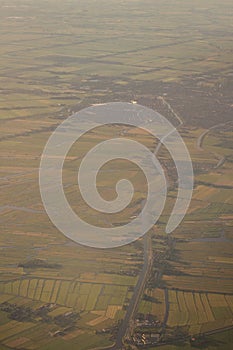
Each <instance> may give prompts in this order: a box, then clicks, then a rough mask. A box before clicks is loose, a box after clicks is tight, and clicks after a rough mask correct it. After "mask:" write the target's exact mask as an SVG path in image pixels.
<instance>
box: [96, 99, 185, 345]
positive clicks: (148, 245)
mask: <svg viewBox="0 0 233 350" xmlns="http://www.w3.org/2000/svg"><path fill="white" fill-rule="evenodd" d="M159 98H160V99H161V100H162V102H163V103H164V105H166V106H167V108H168V109H169V110H170V111H171V112H172V113H173V115H174V116H175V117H176V118H177V120H178V121H179V126H181V125H183V121H182V119H181V118H180V117H179V115H178V114H177V113H176V112H175V111H174V110H173V108H172V107H171V105H170V104H169V103H168V102H167V101H166V100H165V99H164V97H161V96H159ZM167 136H168V135H166V137H167ZM162 142H163V140H161V141H160V142H159V143H158V145H157V147H156V149H155V151H154V154H155V155H157V154H158V152H159V150H160V147H161V146H162ZM143 242H144V263H143V268H142V270H141V272H140V275H139V278H138V281H137V284H136V286H135V288H134V293H133V296H132V298H131V300H130V303H129V306H128V308H127V311H126V315H125V318H124V320H123V321H122V324H121V325H120V328H119V331H118V334H117V339H116V342H115V344H114V345H112V346H110V347H106V348H104V349H105V350H121V349H122V347H123V340H124V338H126V337H129V336H130V334H131V331H132V328H133V318H134V316H135V312H136V310H137V308H138V304H139V301H140V299H141V296H142V293H143V291H144V288H145V285H146V282H147V278H148V276H149V274H150V272H151V268H152V265H153V250H152V242H151V236H150V235H149V234H148V233H147V234H146V235H145V236H144V240H143ZM167 310H169V306H168V307H167ZM167 317H168V315H167V316H166V318H167ZM93 350H94V349H93ZM96 350H97V349H96ZM101 350H103V348H101Z"/></svg>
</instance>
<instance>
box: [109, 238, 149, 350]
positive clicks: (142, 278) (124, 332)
mask: <svg viewBox="0 0 233 350" xmlns="http://www.w3.org/2000/svg"><path fill="white" fill-rule="evenodd" d="M143 246H144V263H143V268H142V270H141V272H140V275H139V278H138V281H137V284H136V286H135V288H134V293H133V296H132V298H131V300H130V303H129V306H128V308H127V311H126V315H125V318H124V320H123V322H122V324H121V325H120V328H119V331H118V334H117V339H116V342H115V344H114V345H112V346H110V347H107V348H105V349H106V350H120V349H121V348H122V346H123V339H124V338H125V337H127V336H128V335H129V334H130V329H131V327H130V324H132V320H133V317H134V316H135V312H136V310H137V307H138V303H139V301H140V299H141V296H142V293H143V290H144V288H145V284H146V281H147V278H148V276H149V274H150V271H151V268H152V262H153V252H152V244H151V237H150V235H149V234H146V235H145V236H144V239H143Z"/></svg>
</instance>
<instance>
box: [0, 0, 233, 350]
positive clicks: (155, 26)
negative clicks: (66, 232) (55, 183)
mask: <svg viewBox="0 0 233 350" xmlns="http://www.w3.org/2000/svg"><path fill="white" fill-rule="evenodd" d="M231 13H232V2H231V1H230V0H223V1H221V2H220V1H219V0H204V1H201V0H197V1H195V3H194V2H193V1H191V0H188V1H183V2H181V1H178V0H172V1H169V2H166V1H162V0H158V1H154V0H145V1H139V0H121V1H116V0H111V1H107V0H99V1H98V2H94V1H92V0H85V1H84V0H80V1H78V2H77V1H75V0H70V1H66V2H64V1H61V0H60V1H55V0H49V1H39V2H36V1H34V0H25V1H21V0H20V1H16V0H13V1H11V2H10V4H9V2H7V1H4V0H3V1H1V2H0V142H1V147H0V157H1V169H0V179H1V201H0V213H1V235H0V252H1V254H0V349H3V350H4V349H27V350H34V349H35V350H37V349H38V350H39V349H40V350H53V349H62V350H72V349H79V350H89V349H93V348H96V347H102V348H103V347H106V346H111V345H112V344H113V343H114V342H115V340H116V339H117V332H118V330H119V325H120V323H121V322H122V320H123V319H124V317H125V315H126V310H127V308H128V306H129V303H130V300H131V298H132V296H133V292H134V288H135V286H136V283H137V280H138V277H139V274H140V271H141V269H142V267H143V243H142V240H139V241H137V242H135V243H133V244H131V245H128V246H125V247H122V248H117V249H114V250H96V249H90V248H86V247H82V246H79V245H78V244H76V243H74V242H72V241H70V240H68V239H67V238H66V237H64V236H63V235H62V234H61V233H60V232H58V230H57V229H56V228H55V227H54V226H53V225H52V223H51V222H50V220H49V218H48V217H47V214H46V212H45V210H44V208H43V205H42V201H41V197H40V192H39V184H38V169H39V163H40V157H41V154H42V152H43V148H44V146H45V144H46V141H47V140H48V138H49V136H50V134H51V132H52V131H53V130H54V129H55V128H56V126H57V125H59V124H60V123H61V122H62V121H63V120H64V119H66V118H67V117H68V116H69V115H71V114H72V113H73V112H75V111H78V110H81V109H82V108H84V107H87V106H90V105H92V104H94V103H103V102H112V101H127V102H130V101H137V102H138V103H139V104H141V105H145V106H148V107H150V108H153V109H155V110H157V111H158V112H160V113H161V114H162V115H164V116H165V117H167V118H168V119H169V120H170V121H171V122H172V123H173V124H174V125H175V126H177V127H178V130H179V132H180V133H181V135H182V137H183V139H184V141H185V143H186V145H187V147H188V149H189V151H190V154H191V157H192V161H193V167H194V173H195V188H194V192H193V199H192V202H191V206H190V208H189V211H188V214H187V216H186V217H185V219H184V220H183V222H182V224H181V225H180V226H179V227H178V228H177V229H176V231H175V232H174V233H173V234H172V235H171V236H170V237H167V236H166V235H165V233H164V232H165V226H166V223H167V221H168V218H169V215H170V213H171V210H172V207H173V205H174V202H175V199H176V195H177V179H176V170H175V168H174V163H173V162H172V159H171V157H170V155H169V153H168V152H167V151H166V150H165V149H164V148H163V147H161V149H160V152H159V154H158V158H159V161H160V162H161V164H162V166H163V168H164V170H165V172H166V175H167V179H168V184H169V193H168V199H167V203H166V207H165V209H164V212H163V213H162V216H161V218H160V220H159V222H158V224H157V225H156V226H155V227H154V228H153V229H152V230H151V232H150V234H151V237H152V249H153V267H152V269H151V273H150V276H149V279H148V281H147V284H146V288H145V290H144V292H143V293H142V297H141V300H140V302H139V305H138V309H137V310H136V312H135V317H136V315H137V314H141V315H143V317H147V316H148V314H150V315H153V317H154V318H155V319H157V320H158V321H159V326H158V327H157V328H154V329H153V332H155V333H156V332H158V331H162V334H163V339H162V340H163V341H165V342H169V341H170V344H168V345H163V346H161V349H164V350H166V349H169V350H170V349H171V350H177V349H179V348H180V346H182V347H183V348H184V349H190V348H191V347H190V344H189V336H196V335H199V334H200V333H206V338H207V339H206V340H205V347H206V348H207V349H210V350H212V349H213V350H215V349H224V350H225V349H230V348H231V344H232V337H233V335H232V334H233V331H232V330H229V329H228V327H229V326H232V316H233V283H232V281H233V272H232V264H233V256H232V246H233V244H232V240H233V233H232V232H233V230H232V227H233V220H232V219H233V214H232V209H233V197H232V188H233V181H232V167H233V165H232V164H233V163H232V146H233V145H232V136H233V124H232V88H233V81H232V77H233V75H232V74H233V73H232V49H233V48H232V24H231V21H230V19H231ZM181 122H182V123H181ZM113 136H114V137H115V136H117V137H122V138H124V137H127V138H128V137H130V138H132V139H135V140H137V141H139V142H142V143H143V144H145V145H146V146H147V147H148V148H150V149H151V150H152V151H154V149H155V147H156V144H157V143H156V142H157V141H156V140H154V139H153V138H152V136H151V135H149V134H145V133H142V132H141V131H140V130H137V129H135V128H127V127H125V126H117V127H116V128H114V132H113V130H112V129H111V128H109V127H106V128H100V129H96V130H95V131H94V132H93V133H90V134H88V135H87V136H86V138H85V140H81V142H80V144H79V145H74V147H73V148H72V149H71V150H70V152H69V154H68V157H67V159H66V162H65V166H64V179H63V183H64V188H65V193H66V195H67V198H68V200H69V202H70V204H71V205H72V208H74V210H75V211H77V212H78V213H79V215H80V216H81V217H82V218H83V219H84V220H87V221H89V222H91V223H95V224H97V225H99V226H101V227H112V226H114V225H121V224H125V223H126V222H129V221H130V220H131V218H132V217H133V216H134V215H137V213H138V212H139V211H140V208H141V204H140V203H141V201H142V199H143V198H144V197H145V194H146V184H145V177H144V176H143V174H142V173H141V172H140V171H139V170H138V168H137V167H136V166H134V165H133V164H131V163H130V164H126V163H125V162H124V161H122V160H119V161H117V162H116V163H113V164H111V163H109V164H107V165H106V166H104V167H103V169H102V171H101V174H100V176H99V177H98V186H99V191H100V193H101V195H102V196H103V197H104V198H105V199H108V200H112V199H113V198H115V195H116V193H115V190H112V188H114V186H115V183H116V182H117V181H118V180H119V179H120V178H122V177H125V176H126V175H127V176H128V177H129V179H130V180H131V181H132V183H133V185H134V187H135V194H134V197H133V201H132V203H131V204H130V205H129V206H128V208H127V209H126V210H125V211H124V212H120V213H118V214H115V215H104V214H101V215H99V213H96V212H95V211H94V210H91V209H90V208H88V207H87V205H86V204H85V203H84V202H83V201H82V198H81V195H80V193H79V191H78V188H77V185H76V175H77V169H78V167H79V165H80V162H81V159H82V157H83V156H84V155H85V154H86V152H87V151H88V150H89V149H91V148H92V147H93V146H94V145H96V144H98V143H99V142H101V141H103V140H106V139H108V138H111V137H113ZM97 214H98V215H97ZM135 322H136V321H135V319H133V320H131V322H130V331H131V333H132V334H133V333H134V332H135V330H137V327H136V323H135ZM222 328H223V329H222ZM177 330H179V332H180V334H181V335H182V337H183V338H182V337H181V340H180V339H178V340H177V338H176V337H175V336H174V335H175V334H176V333H177ZM219 330H220V331H221V332H219V333H218V331H219ZM209 332H213V334H212V333H209ZM215 332H216V333H215ZM152 348H153V347H151V349H152ZM158 348H160V346H159V347H156V349H158Z"/></svg>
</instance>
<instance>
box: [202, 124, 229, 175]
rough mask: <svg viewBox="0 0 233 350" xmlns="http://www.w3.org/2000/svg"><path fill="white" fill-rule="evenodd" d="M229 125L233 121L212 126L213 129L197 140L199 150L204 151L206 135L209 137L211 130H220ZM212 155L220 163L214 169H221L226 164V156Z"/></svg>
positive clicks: (206, 131)
mask: <svg viewBox="0 0 233 350" xmlns="http://www.w3.org/2000/svg"><path fill="white" fill-rule="evenodd" d="M229 123H232V121H231V120H230V121H228V122H226V123H220V124H216V125H214V126H212V127H211V128H209V129H207V130H205V131H204V132H203V133H202V134H201V135H200V136H199V137H198V139H197V148H198V149H199V150H201V151H203V147H202V145H203V142H204V139H205V137H206V135H207V134H208V133H209V132H210V131H211V130H214V129H218V128H219V127H221V126H225V125H227V124H229ZM212 153H213V154H214V156H215V157H216V158H217V159H218V163H217V164H216V166H215V167H214V168H215V169H217V168H219V167H220V166H222V165H223V163H224V162H225V157H224V156H221V155H219V154H217V153H214V152H212Z"/></svg>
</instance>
